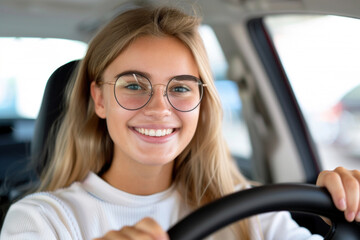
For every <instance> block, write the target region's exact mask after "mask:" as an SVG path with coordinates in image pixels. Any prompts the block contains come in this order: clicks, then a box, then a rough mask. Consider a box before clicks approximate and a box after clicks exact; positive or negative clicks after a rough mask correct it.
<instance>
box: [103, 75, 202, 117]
mask: <svg viewBox="0 0 360 240" xmlns="http://www.w3.org/2000/svg"><path fill="white" fill-rule="evenodd" d="M129 74H136V75H139V76H141V77H143V78H145V79H146V80H147V81H148V82H149V84H150V90H151V92H150V97H149V99H148V100H147V101H146V102H145V103H144V104H143V105H142V106H141V107H138V108H135V109H130V108H126V107H124V106H123V105H121V104H120V103H119V100H118V99H117V97H116V82H117V81H118V79H119V78H121V77H122V76H125V75H129ZM186 76H188V77H191V78H193V79H195V80H197V81H198V83H199V86H202V91H201V96H200V99H199V102H198V103H197V104H196V106H195V107H193V108H192V109H190V110H186V111H183V110H180V109H177V108H176V107H175V106H174V105H173V104H172V103H171V101H170V99H169V96H168V94H167V90H168V86H169V83H170V82H171V81H172V80H174V79H176V78H178V77H186ZM97 84H99V85H103V84H108V85H113V86H114V91H113V92H114V98H115V100H116V102H117V104H118V105H119V106H120V107H122V108H123V109H125V110H128V111H137V110H139V109H141V108H143V107H145V106H146V105H147V104H148V103H149V102H150V100H151V98H152V96H153V95H154V88H153V86H157V85H162V86H165V91H164V94H163V97H165V96H166V98H167V100H168V102H169V104H170V105H171V107H173V108H174V109H175V110H177V111H179V112H191V111H193V110H194V109H195V108H197V107H198V106H199V105H200V103H201V100H202V98H203V96H204V87H207V84H206V83H203V82H202V80H201V79H200V78H198V77H195V76H193V75H186V74H184V75H177V76H174V77H172V78H170V80H169V81H168V82H167V84H166V85H165V84H154V85H153V84H152V83H151V81H150V79H149V78H148V77H147V76H145V75H144V74H142V73H139V72H136V71H129V72H124V73H121V74H119V75H118V76H116V80H115V82H104V81H97Z"/></svg>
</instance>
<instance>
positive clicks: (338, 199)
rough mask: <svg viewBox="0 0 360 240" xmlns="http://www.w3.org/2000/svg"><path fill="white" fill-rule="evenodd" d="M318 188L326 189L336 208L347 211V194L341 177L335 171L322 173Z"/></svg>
mask: <svg viewBox="0 0 360 240" xmlns="http://www.w3.org/2000/svg"><path fill="white" fill-rule="evenodd" d="M316 185H317V186H320V187H326V189H327V190H328V191H329V193H330V194H331V197H332V199H333V202H334V204H335V206H336V207H337V208H338V209H339V210H340V211H345V210H346V207H347V206H346V194H345V189H344V187H343V183H342V180H341V177H340V175H339V174H338V173H337V172H334V171H322V172H321V173H320V174H319V177H318V179H317V182H316Z"/></svg>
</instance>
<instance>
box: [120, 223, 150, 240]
mask: <svg viewBox="0 0 360 240" xmlns="http://www.w3.org/2000/svg"><path fill="white" fill-rule="evenodd" d="M121 233H122V234H123V235H124V236H126V237H127V238H128V239H137V240H140V239H141V240H153V237H152V236H151V235H150V234H149V233H146V232H144V231H143V230H141V229H138V228H137V227H136V226H134V227H128V226H126V227H123V228H122V229H121Z"/></svg>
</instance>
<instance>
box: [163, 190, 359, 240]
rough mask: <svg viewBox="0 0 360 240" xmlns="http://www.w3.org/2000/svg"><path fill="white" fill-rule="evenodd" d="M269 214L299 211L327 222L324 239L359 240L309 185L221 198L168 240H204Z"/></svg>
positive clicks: (326, 197) (355, 227) (355, 228)
mask: <svg viewBox="0 0 360 240" xmlns="http://www.w3.org/2000/svg"><path fill="white" fill-rule="evenodd" d="M272 211H300V212H306V213H313V214H317V215H321V216H324V217H327V218H329V219H330V220H331V221H332V227H331V228H330V230H329V232H328V233H327V235H326V237H325V239H328V240H329V239H332V240H341V239H347V240H356V239H360V225H359V224H358V223H355V222H352V223H349V222H347V221H346V220H345V218H344V214H343V212H341V211H339V210H338V209H337V208H336V207H335V205H334V204H333V201H332V198H331V196H330V194H329V193H328V191H327V190H326V189H325V188H320V187H317V186H314V185H310V184H273V185H266V186H260V187H254V188H250V189H246V190H242V191H239V192H235V193H233V194H230V195H227V196H225V197H223V198H220V199H218V200H216V201H214V202H212V203H209V204H207V205H205V206H203V207H201V208H199V209H198V210H196V211H194V212H192V213H191V214H189V215H188V216H187V217H185V218H184V219H182V220H181V221H180V222H178V223H177V224H176V225H174V226H173V227H172V228H170V229H169V231H168V234H169V236H170V239H171V240H185V239H186V240H197V239H203V238H204V237H206V236H208V235H210V234H211V233H213V232H215V231H217V230H219V229H221V228H222V227H225V226H227V225H229V224H230V223H233V222H235V221H238V220H241V219H244V218H247V217H250V216H253V215H257V214H260V213H266V212H272Z"/></svg>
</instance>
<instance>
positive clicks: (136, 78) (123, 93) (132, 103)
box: [114, 73, 203, 112]
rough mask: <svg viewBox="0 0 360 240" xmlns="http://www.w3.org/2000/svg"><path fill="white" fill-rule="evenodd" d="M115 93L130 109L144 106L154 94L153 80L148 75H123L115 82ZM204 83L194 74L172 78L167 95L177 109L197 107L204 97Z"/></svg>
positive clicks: (183, 109) (184, 110)
mask: <svg viewBox="0 0 360 240" xmlns="http://www.w3.org/2000/svg"><path fill="white" fill-rule="evenodd" d="M114 94H115V98H116V101H117V102H118V104H119V105H120V106H121V107H123V108H125V109H128V110H137V109H140V108H142V107H144V106H145V105H146V104H147V103H148V102H149V101H150V98H151V96H152V94H153V88H152V85H151V82H150V80H149V79H147V78H146V77H144V76H142V75H139V74H136V73H129V74H124V75H121V76H120V77H119V78H118V79H117V80H116V83H115V86H114ZM202 94H203V85H202V82H201V80H200V79H198V78H196V77H194V76H188V75H182V76H177V77H174V78H172V79H171V80H170V81H169V82H168V84H167V86H166V96H167V99H168V101H169V103H170V104H171V106H173V107H174V108H175V109H177V110H179V111H183V112H187V111H191V110H193V109H194V108H196V107H197V106H198V105H199V103H200V101H201V98H202Z"/></svg>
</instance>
